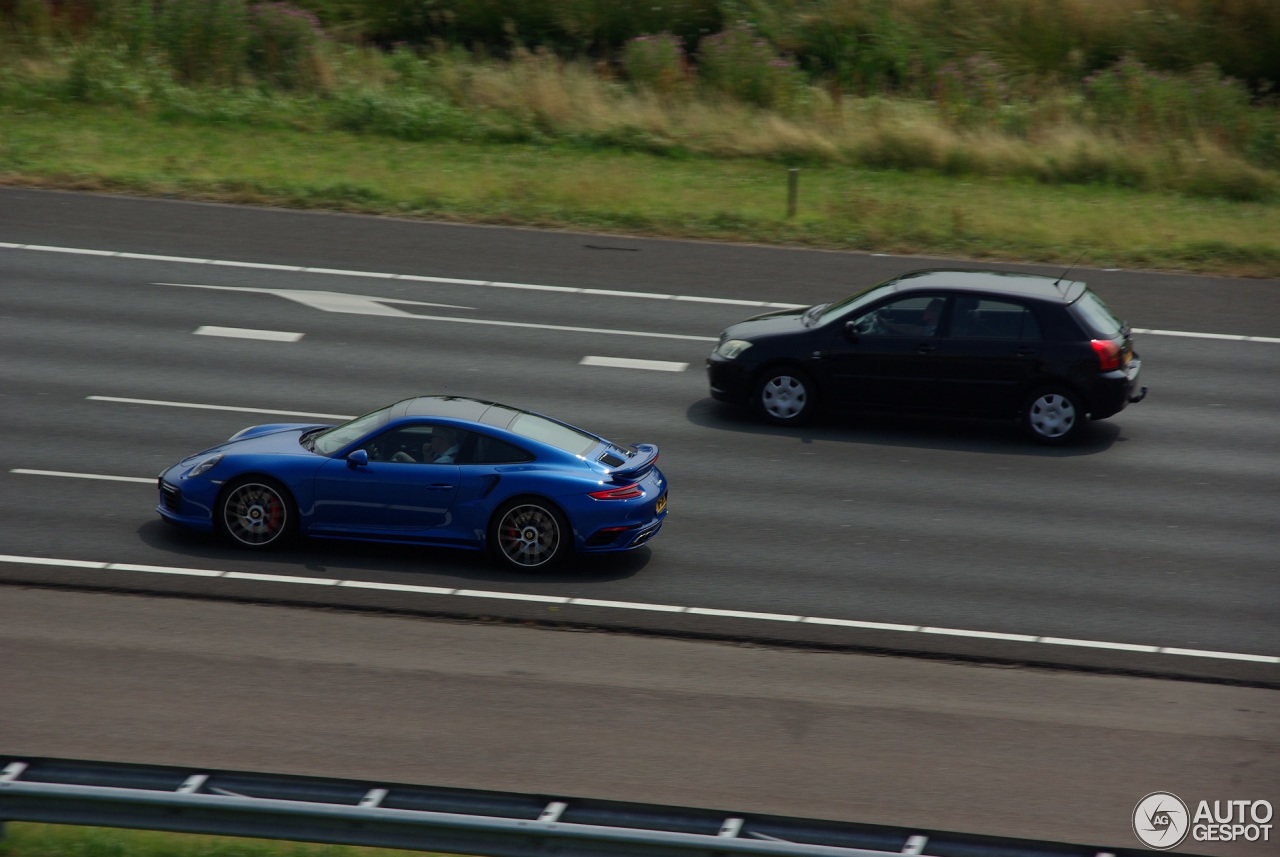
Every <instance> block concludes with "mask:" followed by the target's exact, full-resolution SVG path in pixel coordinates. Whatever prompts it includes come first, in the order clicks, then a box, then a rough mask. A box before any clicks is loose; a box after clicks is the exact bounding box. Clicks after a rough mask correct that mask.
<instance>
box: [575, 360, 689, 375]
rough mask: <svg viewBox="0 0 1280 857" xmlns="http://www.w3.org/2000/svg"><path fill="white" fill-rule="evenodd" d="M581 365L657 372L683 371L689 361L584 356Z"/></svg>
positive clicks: (580, 361)
mask: <svg viewBox="0 0 1280 857" xmlns="http://www.w3.org/2000/svg"><path fill="white" fill-rule="evenodd" d="M578 365H579V366H608V367H611V368H614V369H651V370H653V371H655V372H683V371H684V370H686V369H688V368H689V364H688V363H675V362H673V361H670V360H636V359H634V358H631V357H583V358H582V359H581V360H579V361H578Z"/></svg>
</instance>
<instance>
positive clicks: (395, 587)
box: [0, 555, 1280, 664]
mask: <svg viewBox="0 0 1280 857" xmlns="http://www.w3.org/2000/svg"><path fill="white" fill-rule="evenodd" d="M0 562H3V563H11V564H18V565H39V566H53V567H61V568H88V569H97V570H101V571H133V572H143V573H147V574H168V575H188V576H191V577H205V578H223V579H227V580H254V581H258V582H261V583H277V584H282V585H286V586H334V587H340V588H351V589H374V590H387V591H391V592H401V593H406V594H416V595H437V596H450V597H455V598H483V599H486V600H499V601H521V602H534V603H539V604H557V605H566V606H574V605H576V606H580V607H607V608H612V609H616V610H631V611H636V612H641V613H685V614H690V615H697V616H721V617H727V618H735V619H752V620H757V621H763V622H786V623H796V624H814V625H831V626H838V627H844V628H854V629H860V630H870V631H898V632H901V633H906V634H932V635H941V636H951V637H965V638H969V639H974V638H978V639H989V640H1006V641H1010V640H1011V641H1017V642H1027V643H1033V644H1042V645H1051V646H1078V647H1083V648H1090V649H1111V650H1114V651H1122V652H1143V653H1148V654H1153V655H1177V656H1180V657H1193V658H1213V659H1218V660H1227V661H1248V662H1251V663H1260V664H1280V657H1275V656H1272V655H1254V654H1246V653H1242V652H1214V651H1209V650H1206V649H1181V648H1172V647H1168V646H1139V645H1134V644H1132V643H1110V642H1105V641H1103V640H1076V639H1071V638H1067V637H1039V636H1035V635H1032V634H1004V633H999V632H996V631H971V630H966V629H962V628H933V627H928V626H924V625H898V624H889V623H885V622H863V621H860V620H857V619H834V618H830V617H822V616H793V615H788V614H784V613H757V612H751V611H744V610H718V609H715V608H711V607H687V606H681V605H678V604H646V603H644V602H638V601H602V600H599V599H595V598H573V597H570V596H564V595H533V594H530V593H525V592H500V591H493V590H488V589H450V588H448V587H442V586H414V585H412V584H406V583H378V582H375V581H369V580H342V579H340V578H331V577H298V576H295V575H286V574H257V573H254V572H245V571H221V570H217V569H207V568H180V567H174V566H163V565H133V564H127V563H117V562H88V561H85V560H76V559H54V558H50V557H34V556H9V555H0Z"/></svg>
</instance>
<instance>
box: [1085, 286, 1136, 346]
mask: <svg viewBox="0 0 1280 857" xmlns="http://www.w3.org/2000/svg"><path fill="white" fill-rule="evenodd" d="M1073 307H1074V308H1075V312H1076V317H1077V318H1079V319H1080V320H1081V321H1083V322H1084V323H1085V324H1086V325H1087V326H1088V327H1089V329H1090V330H1091V331H1093V333H1094V335H1095V336H1099V337H1101V338H1103V339H1115V338H1116V337H1117V336H1119V335H1120V333H1121V332H1122V331H1123V330H1124V322H1122V321H1120V319H1118V318H1116V316H1115V313H1113V312H1112V311H1111V308H1110V307H1108V306H1107V305H1106V304H1105V303H1103V302H1102V298H1100V297H1098V296H1097V295H1095V294H1094V293H1093V292H1091V291H1088V290H1086V291H1085V293H1084V294H1083V295H1081V296H1080V299H1079V300H1077V301H1076V302H1075V304H1073Z"/></svg>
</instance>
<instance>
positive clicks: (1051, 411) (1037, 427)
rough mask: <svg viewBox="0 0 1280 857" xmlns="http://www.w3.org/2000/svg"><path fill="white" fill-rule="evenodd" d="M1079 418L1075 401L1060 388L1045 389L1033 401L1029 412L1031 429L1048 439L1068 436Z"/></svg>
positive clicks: (1028, 421) (1028, 422)
mask: <svg viewBox="0 0 1280 857" xmlns="http://www.w3.org/2000/svg"><path fill="white" fill-rule="evenodd" d="M1079 418H1080V415H1079V414H1078V413H1077V411H1076V404H1075V402H1073V401H1072V400H1071V397H1070V396H1067V395H1065V394H1063V393H1062V392H1060V391H1058V390H1045V391H1044V392H1043V393H1041V394H1040V395H1039V396H1037V397H1036V398H1035V400H1034V401H1032V403H1031V406H1030V408H1029V409H1028V412H1027V424H1028V425H1030V426H1031V430H1032V431H1034V432H1035V433H1036V434H1037V435H1039V436H1040V437H1042V438H1045V439H1047V440H1057V439H1058V438H1062V437H1066V436H1067V435H1068V434H1070V433H1071V430H1072V429H1073V428H1075V426H1076V421H1077V420H1078V419H1079Z"/></svg>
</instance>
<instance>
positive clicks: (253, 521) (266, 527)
mask: <svg viewBox="0 0 1280 857" xmlns="http://www.w3.org/2000/svg"><path fill="white" fill-rule="evenodd" d="M214 515H215V518H216V521H217V524H218V531H219V532H220V533H222V535H223V536H224V537H225V538H227V539H229V540H230V541H231V542H233V543H234V544H236V545H239V546H241V547H246V548H253V549H255V550H266V549H268V548H273V547H276V546H278V545H281V544H284V543H285V542H287V541H288V540H289V538H290V537H291V536H292V535H293V532H294V530H295V528H296V526H297V521H296V517H297V516H296V513H295V511H294V504H293V498H292V497H290V496H289V492H288V491H287V490H285V487H284V486H283V485H281V484H280V483H279V482H276V481H275V480H274V479H267V478H265V477H248V478H244V479H238V480H236V481H235V482H232V483H231V484H230V485H228V486H227V489H226V491H224V492H223V494H222V499H221V500H220V501H219V502H218V508H217V509H216V510H215V512H214Z"/></svg>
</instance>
